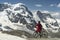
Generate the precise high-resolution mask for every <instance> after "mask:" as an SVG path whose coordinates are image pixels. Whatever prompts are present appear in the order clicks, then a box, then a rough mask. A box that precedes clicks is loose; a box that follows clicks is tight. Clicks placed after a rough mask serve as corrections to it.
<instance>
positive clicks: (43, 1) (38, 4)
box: [0, 0, 60, 12]
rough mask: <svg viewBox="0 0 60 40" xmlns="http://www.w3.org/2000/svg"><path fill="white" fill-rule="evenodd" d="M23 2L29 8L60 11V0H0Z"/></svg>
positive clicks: (4, 0) (0, 1)
mask: <svg viewBox="0 0 60 40" xmlns="http://www.w3.org/2000/svg"><path fill="white" fill-rule="evenodd" d="M4 2H8V3H19V2H20V3H24V4H26V6H27V7H28V8H29V9H30V10H48V11H55V12H59V11H60V0H0V3H4Z"/></svg>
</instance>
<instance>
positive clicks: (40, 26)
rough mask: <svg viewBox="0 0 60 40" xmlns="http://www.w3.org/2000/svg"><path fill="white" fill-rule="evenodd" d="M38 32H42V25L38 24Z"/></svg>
mask: <svg viewBox="0 0 60 40" xmlns="http://www.w3.org/2000/svg"><path fill="white" fill-rule="evenodd" d="M36 29H37V30H36V32H41V30H42V25H41V24H40V23H38V24H36Z"/></svg>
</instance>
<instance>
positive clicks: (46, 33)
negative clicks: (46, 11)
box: [33, 28, 48, 38]
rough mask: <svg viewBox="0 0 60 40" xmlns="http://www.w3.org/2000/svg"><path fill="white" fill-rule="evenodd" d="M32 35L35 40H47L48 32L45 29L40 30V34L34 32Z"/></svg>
mask: <svg viewBox="0 0 60 40" xmlns="http://www.w3.org/2000/svg"><path fill="white" fill-rule="evenodd" d="M33 35H34V37H35V38H41V37H45V38H47V37H48V32H47V31H46V30H45V29H43V28H42V31H41V32H38V33H37V32H36V31H34V33H33Z"/></svg>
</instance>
